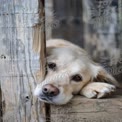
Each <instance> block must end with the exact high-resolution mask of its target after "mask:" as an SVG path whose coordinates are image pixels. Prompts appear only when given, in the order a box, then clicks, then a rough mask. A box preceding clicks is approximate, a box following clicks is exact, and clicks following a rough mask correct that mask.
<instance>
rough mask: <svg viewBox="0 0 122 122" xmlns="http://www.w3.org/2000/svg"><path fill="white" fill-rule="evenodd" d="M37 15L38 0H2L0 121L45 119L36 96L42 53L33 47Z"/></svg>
mask: <svg viewBox="0 0 122 122" xmlns="http://www.w3.org/2000/svg"><path fill="white" fill-rule="evenodd" d="M38 19H39V15H38V0H25V1H22V0H16V1H15V0H11V1H9V0H4V1H3V0H0V36H1V37H0V88H1V89H0V108H2V110H0V115H1V114H2V118H0V119H1V120H0V121H3V122H43V121H44V117H45V116H44V114H43V113H44V106H43V105H44V104H40V102H39V101H38V100H37V99H36V98H35V97H34V96H33V91H34V88H35V86H36V76H35V73H36V72H37V70H40V62H39V56H40V55H39V54H37V53H35V52H34V51H33V49H32V47H33V45H32V44H33V37H32V32H33V28H32V26H34V25H35V23H38Z"/></svg>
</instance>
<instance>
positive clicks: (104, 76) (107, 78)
mask: <svg viewBox="0 0 122 122" xmlns="http://www.w3.org/2000/svg"><path fill="white" fill-rule="evenodd" d="M91 67H92V68H91V69H92V73H93V74H92V75H93V77H92V81H95V82H106V83H112V84H114V85H115V86H117V87H120V88H122V85H121V84H120V83H118V82H117V81H116V79H115V78H114V77H113V76H112V75H111V74H109V73H108V72H107V71H106V70H105V69H104V68H103V67H102V66H100V65H99V64H95V63H94V64H92V66H91Z"/></svg>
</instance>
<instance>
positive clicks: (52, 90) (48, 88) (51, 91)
mask: <svg viewBox="0 0 122 122" xmlns="http://www.w3.org/2000/svg"><path fill="white" fill-rule="evenodd" d="M42 92H43V94H45V95H46V96H49V97H54V96H57V95H58V94H59V89H58V88H57V87H55V86H53V85H52V84H47V85H44V86H43V89H42Z"/></svg>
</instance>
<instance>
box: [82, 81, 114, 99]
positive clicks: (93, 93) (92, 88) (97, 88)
mask: <svg viewBox="0 0 122 122" xmlns="http://www.w3.org/2000/svg"><path fill="white" fill-rule="evenodd" d="M115 90H116V87H115V86H114V85H110V84H107V83H101V82H92V83H89V84H88V85H86V86H85V87H84V88H83V89H82V90H81V94H82V95H84V96H86V97H88V98H103V97H106V96H108V95H110V94H111V93H113V92H114V91H115Z"/></svg>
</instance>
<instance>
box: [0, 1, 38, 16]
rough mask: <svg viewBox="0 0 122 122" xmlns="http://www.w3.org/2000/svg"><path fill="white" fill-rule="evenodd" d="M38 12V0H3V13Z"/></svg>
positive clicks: (0, 5)
mask: <svg viewBox="0 0 122 122" xmlns="http://www.w3.org/2000/svg"><path fill="white" fill-rule="evenodd" d="M18 13H22V14H23V13H27V14H29V13H33V14H34V13H38V0H33V1H32V0H11V1H10V0H1V1H0V15H1V14H18Z"/></svg>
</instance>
